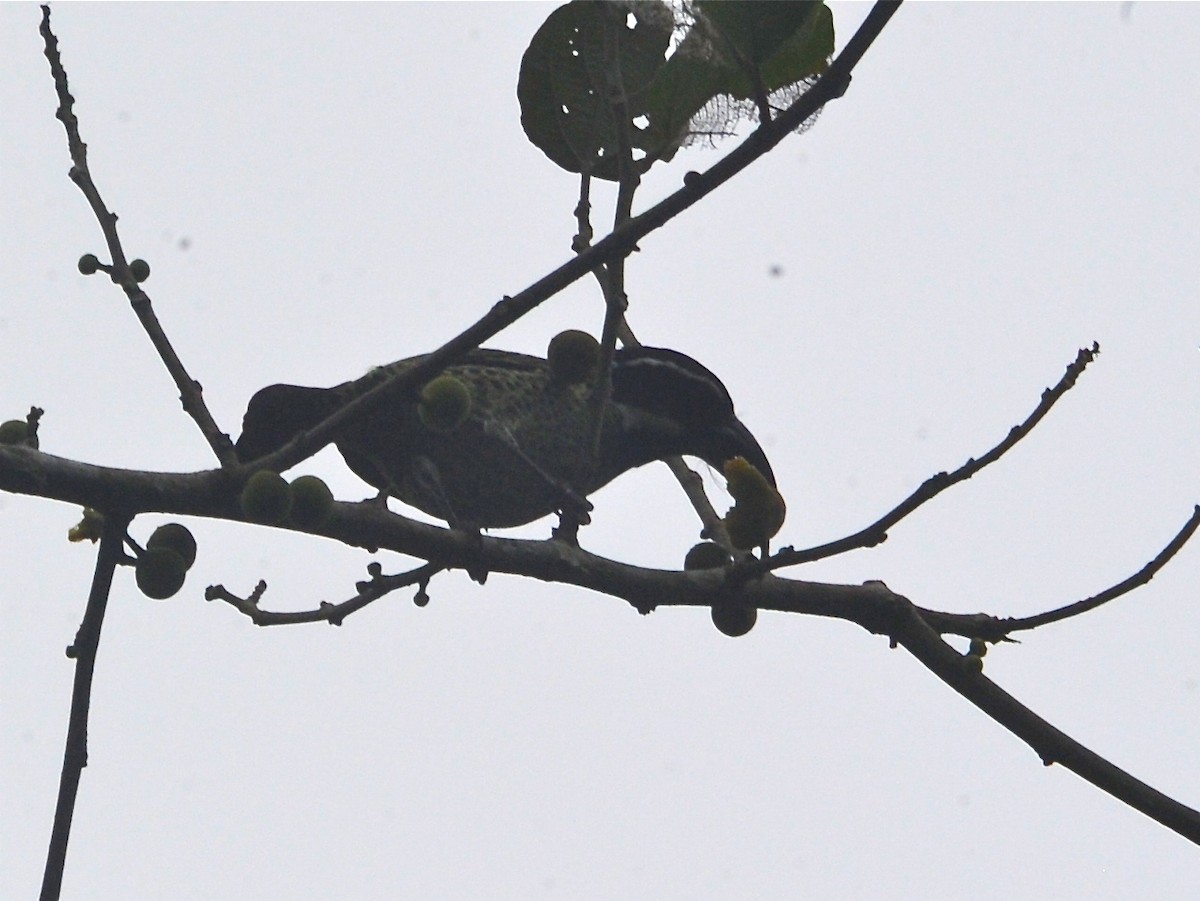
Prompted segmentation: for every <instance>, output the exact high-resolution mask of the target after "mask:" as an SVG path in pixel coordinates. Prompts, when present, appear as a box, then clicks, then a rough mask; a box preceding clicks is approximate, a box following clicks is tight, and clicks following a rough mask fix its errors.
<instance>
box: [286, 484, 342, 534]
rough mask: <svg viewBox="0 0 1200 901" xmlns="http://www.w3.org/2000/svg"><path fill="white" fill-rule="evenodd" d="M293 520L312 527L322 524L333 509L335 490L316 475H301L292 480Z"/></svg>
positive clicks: (307, 527)
mask: <svg viewBox="0 0 1200 901" xmlns="http://www.w3.org/2000/svg"><path fill="white" fill-rule="evenodd" d="M291 488H292V522H294V523H295V524H296V525H298V526H300V527H302V528H305V529H310V528H313V527H315V526H319V525H321V523H323V522H325V520H327V519H328V518H329V512H330V511H331V510H332V509H333V492H332V491H330V490H329V486H328V485H326V484H325V482H324V481H323V480H322V479H319V478H317V477H316V476H300V478H298V479H296V480H295V481H294V482H292V486H291Z"/></svg>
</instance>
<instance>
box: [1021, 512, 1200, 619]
mask: <svg viewBox="0 0 1200 901" xmlns="http://www.w3.org/2000/svg"><path fill="white" fill-rule="evenodd" d="M1197 528H1200V505H1197V506H1196V507H1195V508H1194V509H1193V510H1192V515H1191V517H1190V518H1189V519H1188V521H1187V522H1186V523H1184V526H1183V528H1182V529H1180V530H1179V532H1178V533H1177V534H1176V535H1175V537H1174V538H1172V539H1171V541H1170V543H1169V544H1168V545H1167V546H1166V547H1164V548H1163V549H1162V550H1161V551H1160V552H1159V553H1158V556H1156V557H1155V558H1154V559H1153V560H1151V561H1150V562H1149V563H1147V564H1146V565H1145V566H1143V567H1142V568H1141V569H1140V570H1138V571H1137V572H1136V573H1134V574H1133V575H1132V576H1130V577H1129V578H1128V579H1125V580H1124V581H1122V582H1118V583H1117V584H1116V585H1113V586H1112V587H1111V588H1107V589H1105V590H1104V591H1102V592H1100V593H1099V594H1097V595H1093V596H1092V597H1090V598H1085V599H1083V600H1082V601H1076V602H1075V603H1073V604H1067V605H1066V606H1064V607H1059V608H1058V609H1056V610H1048V611H1047V612H1045V613H1039V614H1037V615H1036V616H1022V617H1018V618H1015V619H1002V620H1000V624H1001V625H1002V626H1003V627H1004V630H1005V632H1019V631H1022V630H1025V629H1036V628H1037V627H1038V626H1044V625H1046V624H1047V623H1056V622H1059V621H1061V620H1064V619H1069V618H1070V617H1072V616H1078V615H1079V614H1081V613H1087V612H1088V611H1089V610H1095V609H1096V608H1097V607H1099V606H1100V605H1102V604H1107V603H1108V602H1109V601H1111V600H1113V599H1115V598H1119V597H1120V596H1121V595H1123V594H1128V593H1129V592H1131V591H1133V589H1135V588H1139V587H1141V586H1142V585H1145V584H1146V583H1147V582H1149V581H1150V580H1151V579H1153V578H1154V576H1155V575H1156V574H1157V573H1158V571H1159V570H1160V569H1162V568H1163V567H1164V566H1166V565H1167V561H1168V560H1170V559H1171V558H1172V557H1174V556H1175V555H1176V554H1177V553H1179V550H1180V549H1181V548H1182V547H1183V546H1184V545H1185V544H1187V542H1188V539H1189V538H1191V537H1192V535H1194V534H1195V532H1196V529H1197Z"/></svg>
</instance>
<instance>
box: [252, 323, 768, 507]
mask: <svg viewBox="0 0 1200 901" xmlns="http://www.w3.org/2000/svg"><path fill="white" fill-rule="evenodd" d="M567 334H574V335H580V334H583V335H585V336H586V333H580V332H570V333H568V332H564V333H561V334H560V335H559V336H558V338H562V337H563V336H565V335H567ZM586 337H587V339H588V341H590V347H589V346H588V345H587V344H586V343H584V344H583V345H580V346H583V347H587V348H588V349H586V350H583V351H568V352H567V353H559V354H558V355H557V356H556V354H555V352H554V351H555V344H554V342H551V346H550V352H549V353H548V356H549V357H550V359H549V360H547V359H543V358H540V357H536V356H531V355H526V354H521V353H513V352H510V351H504V350H495V349H488V348H477V349H475V350H472V351H470V352H469V353H467V354H466V356H465V357H464V358H463V359H462V360H461V361H460V362H458V363H455V364H453V365H451V366H447V367H446V368H445V370H444V371H443V373H442V375H440V376H438V377H437V378H436V379H435V380H434V381H439V380H445V379H446V378H447V377H450V378H451V379H453V380H454V381H457V382H458V383H460V384H461V386H463V387H465V389H466V392H465V395H466V396H468V397H469V403H467V404H465V406H464V407H463V409H462V410H461V415H460V416H455V415H453V413H452V415H451V420H452V421H451V422H449V423H446V422H438V421H437V418H438V417H437V415H436V414H437V412H438V411H436V410H435V411H433V413H434V414H435V415H430V411H429V410H428V409H426V403H427V401H428V400H429V397H430V394H429V393H428V392H427V393H426V395H425V397H424V398H422V397H421V396H419V395H417V394H415V393H414V394H409V395H397V396H394V397H391V398H388V399H387V400H385V401H384V402H383V403H381V404H380V405H378V406H376V407H375V408H373V409H371V410H369V411H368V412H366V413H365V414H364V415H363V416H362V417H360V418H358V419H356V420H353V421H351V422H350V423H349V424H347V425H345V426H344V427H342V428H341V429H340V430H339V431H338V432H337V433H336V434H335V436H334V439H333V440H334V443H335V444H336V446H337V448H338V451H339V452H340V453H341V455H342V457H343V459H344V460H345V461H346V464H347V465H348V466H349V468H350V469H351V470H352V471H353V472H354V473H355V474H356V475H358V476H359V477H360V478H361V479H363V480H364V481H365V482H367V483H368V484H370V485H372V486H374V487H375V488H377V489H378V490H379V491H380V493H381V495H388V496H392V497H395V498H396V499H398V500H400V501H401V502H403V503H405V504H407V505H409V506H412V507H415V508H417V509H419V510H422V511H424V512H425V513H427V514H429V515H430V516H433V517H435V518H438V519H442V520H445V521H446V522H448V523H449V524H450V525H451V526H452V527H459V528H464V529H468V530H478V529H482V528H508V527H512V526H519V525H523V524H526V523H529V522H532V521H534V520H536V519H540V518H541V517H543V516H546V515H548V514H550V513H554V512H562V511H564V510H566V509H568V508H574V509H575V510H576V513H577V514H578V513H579V512H582V513H583V516H584V518H583V519H582V520H581V521H582V522H586V521H587V518H586V511H587V510H590V509H591V505H590V502H588V501H587V500H586V498H587V496H588V495H590V494H592V493H593V492H595V491H596V490H597V489H599V488H601V487H603V486H604V485H606V484H608V483H609V482H611V481H612V480H613V479H615V478H616V477H618V476H620V475H621V474H622V473H624V472H627V471H628V470H630V469H633V468H635V467H638V466H642V465H644V464H646V463H650V462H652V461H654V460H661V459H664V458H666V457H671V456H676V455H688V456H693V457H699V458H700V459H702V460H704V461H705V462H707V463H709V464H710V465H712V466H715V467H717V468H718V469H720V467H721V466H722V465H723V464H724V463H725V462H726V461H728V460H730V459H732V458H734V457H739V456H740V457H743V458H745V459H746V460H747V461H748V462H749V463H750V464H751V465H753V466H754V467H755V468H756V469H758V470H759V471H760V472H761V473H762V474H763V476H764V477H765V478H766V479H767V480H768V481H769V482H770V483H771V484H772V485H774V484H775V477H774V474H773V472H772V470H771V466H770V463H769V462H768V461H767V456H766V454H765V452H764V451H763V449H762V447H761V446H760V445H759V443H758V441H757V440H756V439H755V437H754V436H753V435H752V434H751V432H750V430H749V429H748V428H747V427H746V426H745V425H744V424H743V423H742V422H741V420H739V419H738V418H737V416H736V415H735V414H734V408H733V400H732V398H731V397H730V394H729V391H728V390H727V389H726V388H725V385H724V384H722V382H721V380H720V379H718V378H717V376H716V375H714V374H713V373H712V372H711V371H709V370H708V369H706V368H705V367H704V366H702V365H701V364H700V363H698V362H697V361H695V360H694V359H692V358H691V357H689V356H687V355H686V354H683V353H680V352H678V351H675V350H670V349H667V348H659V347H645V346H638V347H624V348H621V349H620V350H618V351H616V353H615V354H614V356H613V360H612V367H611V370H610V376H611V394H610V397H609V400H608V402H607V403H606V404H605V405H604V406H603V420H602V425H601V427H600V428H599V432H598V438H597V430H596V426H595V416H596V410H597V407H598V405H597V404H596V403H595V402H594V401H593V398H592V393H593V390H594V386H595V384H596V381H597V380H596V379H595V374H594V370H595V365H594V361H595V360H598V359H599V353H598V346H596V344H595V339H593V338H591V337H590V336H586ZM556 340H557V338H556ZM563 345H564V346H568V347H570V342H569V341H568V342H563ZM579 353H583V354H584V355H585V357H586V356H587V355H588V354H592V355H593V357H592V358H591V361H592V365H584V366H580V365H578V355H579ZM423 359H424V357H423V356H417V357H411V358H408V359H404V360H399V361H397V362H395V363H392V364H389V365H387V366H382V367H378V368H376V369H373V370H371V371H370V372H369V373H368V374H367V375H365V376H363V377H362V378H359V379H356V380H353V381H348V382H344V383H342V384H340V385H335V386H333V387H331V388H310V387H303V386H299V385H270V386H268V387H266V388H263V389H262V390H260V391H258V392H257V393H256V394H255V395H254V396H253V397H252V398H251V399H250V402H249V404H248V406H247V409H246V414H245V417H244V419H243V423H242V433H241V436H240V437H239V438H238V440H237V443H236V445H235V450H236V453H237V456H238V459H239V460H240V461H242V462H244V463H245V462H250V461H253V460H256V459H258V458H260V457H263V456H265V455H267V454H269V453H272V452H273V451H275V450H278V449H279V448H281V447H283V446H284V445H285V444H287V443H288V442H289V441H290V440H292V439H293V438H295V437H296V436H298V435H299V434H301V433H302V432H304V431H306V430H308V429H310V428H312V427H313V426H315V425H317V424H318V423H320V422H321V421H322V420H324V419H326V418H327V417H328V416H330V415H331V414H332V413H334V412H335V411H337V410H338V409H340V408H341V407H343V406H345V404H346V403H348V402H349V401H351V400H353V399H354V398H356V397H358V396H360V395H361V394H362V393H364V392H365V391H367V390H369V389H371V388H372V387H374V386H375V385H377V384H379V383H380V382H382V381H384V380H386V379H388V378H390V377H392V376H394V375H396V374H398V373H402V372H404V371H405V370H407V369H409V368H411V367H412V366H414V365H416V364H417V363H419V362H420V361H421V360H423ZM564 359H565V360H566V362H565V363H564V362H562V360H564ZM431 386H432V382H430V383H427V385H426V388H429V387H431ZM452 387H453V386H452ZM456 392H458V389H457V388H456V389H455V391H451V392H449V394H450V395H455V394H456ZM458 420H461V421H458ZM580 507H582V511H581V510H580V509H579V508H580Z"/></svg>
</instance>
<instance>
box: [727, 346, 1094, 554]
mask: <svg viewBox="0 0 1200 901" xmlns="http://www.w3.org/2000/svg"><path fill="white" fill-rule="evenodd" d="M1099 353H1100V345H1099V344H1095V343H1093V344H1092V346H1091V347H1090V348H1083V349H1081V350H1080V351H1079V353H1078V354H1077V355H1076V357H1075V362H1073V363H1072V364H1071V365H1070V366H1068V367H1067V371H1066V372H1065V373H1063V377H1062V378H1061V379H1059V380H1058V384H1057V385H1055V386H1054V387H1053V388H1047V389H1046V390H1045V391H1043V392H1042V399H1041V402H1040V403H1039V404H1038V405H1037V408H1036V409H1035V410H1034V411H1033V412H1032V413H1030V414H1029V416H1028V418H1026V420H1025V421H1024V422H1022V423H1021V424H1020V425H1015V426H1013V427H1012V428H1011V429H1009V431H1008V435H1007V436H1005V438H1004V440H1003V441H1001V442H1000V443H999V444H997V445H996V446H995V447H993V448H992V449H991V450H990V451H988V452H987V453H986V454H984V455H983V456H982V457H980V458H979V459H977V460H976V459H974V458H972V459H970V460H967V462H966V463H964V464H963V465H962V466H960V467H959V468H958V469H956V470H954V472H951V473H946V472H939V473H938V474H937V475H934V476H930V477H929V478H928V479H926V480H925V481H924V482H923V483H922V484H921V487H920V488H918V489H917V490H916V491H914V492H913V493H912V494H910V495H909V496H908V497H907V498H905V499H904V500H903V501H902V502H901V503H900V504H898V505H897V506H896V507H894V508H893V509H892V510H890V511H889V512H888V513H886V514H885V515H884V516H882V517H880V519H878V520H876V521H875V522H873V523H871V525H869V526H867V527H866V528H865V529H863V530H861V531H859V532H855V533H854V534H853V535H848V536H846V537H845V538H839V539H838V540H837V541H831V542H829V543H828V544H822V545H818V546H817V547H811V548H807V549H805V550H800V551H797V550H794V549H792V548H784V549H783V550H781V551H779V552H778V553H776V554H773V555H772V556H770V557H768V558H767V559H765V560H762V561H759V562H757V563H751V564H749V565H747V566H746V567H744V572H745V573H746V574H747V575H749V576H754V575H758V574H760V573H763V572H767V571H768V570H776V569H781V568H782V567H785V566H795V565H797V564H800V563H811V562H812V561H814V560H824V559H825V558H826V557H833V556H836V555H837V554H844V553H846V552H847V551H853V550H857V549H858V548H864V547H874V546H875V545H877V544H880V543H881V542H884V541H886V540H887V533H888V529H890V528H891V527H892V526H894V525H896V523H898V522H900V520H902V519H904V517H906V516H908V515H909V514H910V513H912V512H913V511H914V510H916V509H917V508H918V507H920V506H921V505H922V504H925V503H926V502H928V501H930V500H932V499H933V498H935V497H937V496H938V495H939V494H941V493H942V492H943V491H945V490H946V489H947V488H949V487H951V486H952V485H957V484H958V483H959V482H965V481H966V480H967V479H969V478H971V476H973V475H975V473H977V472H979V470H981V469H983V468H984V467H985V466H988V465H989V464H991V463H995V462H996V461H997V460H999V459H1000V458H1001V457H1002V456H1004V455H1005V454H1006V453H1008V451H1010V450H1011V449H1012V448H1013V446H1014V445H1015V444H1016V443H1017V442H1018V441H1020V440H1021V439H1022V438H1024V437H1025V436H1026V435H1028V434H1029V433H1030V432H1031V431H1033V428H1034V426H1036V425H1037V424H1038V423H1039V422H1041V421H1042V418H1043V417H1044V416H1045V415H1046V414H1047V413H1049V412H1050V409H1051V408H1052V407H1053V406H1054V405H1055V404H1056V403H1057V402H1058V400H1059V398H1061V397H1062V396H1063V395H1064V394H1066V393H1067V392H1068V391H1070V390H1071V388H1073V387H1074V385H1075V381H1076V379H1078V378H1079V376H1080V375H1081V374H1082V373H1083V371H1084V370H1085V369H1086V368H1087V366H1088V364H1089V363H1091V362H1092V360H1094V359H1095V358H1096V356H1097V355H1098V354H1099Z"/></svg>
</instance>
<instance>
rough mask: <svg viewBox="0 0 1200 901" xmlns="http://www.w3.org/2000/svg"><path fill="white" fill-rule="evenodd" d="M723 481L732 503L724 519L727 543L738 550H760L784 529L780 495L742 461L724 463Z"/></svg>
mask: <svg viewBox="0 0 1200 901" xmlns="http://www.w3.org/2000/svg"><path fill="white" fill-rule="evenodd" d="M725 478H726V479H727V480H728V487H729V493H730V494H731V495H732V496H733V500H734V504H733V508H732V509H731V510H730V511H729V512H728V513H727V514H726V515H725V528H726V530H727V531H728V532H729V540H730V541H731V542H733V546H734V547H735V548H737V549H738V550H750V549H751V548H756V547H761V546H762V545H764V544H766V543H767V542H768V541H769V540H770V539H771V537H772V536H774V535H775V534H776V533H777V532H778V531H779V530H780V528H782V527H783V520H784V518H785V517H786V516H787V505H786V504H785V503H784V501H783V495H782V494H780V493H779V491H778V490H776V488H775V486H774V485H772V484H771V483H770V482H768V481H767V479H766V476H764V475H763V474H762V473H761V472H759V471H758V469H756V468H755V467H754V465H753V464H752V463H750V462H749V461H747V460H746V459H745V458H744V457H734V458H733V459H732V460H729V461H728V462H726V464H725Z"/></svg>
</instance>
